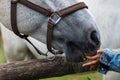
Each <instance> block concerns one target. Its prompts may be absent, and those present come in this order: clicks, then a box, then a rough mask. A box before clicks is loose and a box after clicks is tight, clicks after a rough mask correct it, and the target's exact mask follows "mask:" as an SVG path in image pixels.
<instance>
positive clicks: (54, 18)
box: [49, 12, 61, 24]
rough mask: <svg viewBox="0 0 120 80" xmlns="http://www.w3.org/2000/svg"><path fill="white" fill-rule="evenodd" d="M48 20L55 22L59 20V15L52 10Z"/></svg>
mask: <svg viewBox="0 0 120 80" xmlns="http://www.w3.org/2000/svg"><path fill="white" fill-rule="evenodd" d="M49 20H50V21H52V22H53V23H54V24H57V23H58V22H59V21H60V20H61V17H60V16H59V14H57V13H56V12H53V13H52V14H51V16H50V17H49Z"/></svg>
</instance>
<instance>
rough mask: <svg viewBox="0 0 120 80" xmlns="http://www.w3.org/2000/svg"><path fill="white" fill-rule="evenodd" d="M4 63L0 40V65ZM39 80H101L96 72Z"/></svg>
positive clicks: (0, 41)
mask: <svg viewBox="0 0 120 80" xmlns="http://www.w3.org/2000/svg"><path fill="white" fill-rule="evenodd" d="M3 63H6V59H5V55H4V49H3V43H2V40H1V38H0V64H3ZM41 80H102V75H101V74H100V73H98V72H85V73H80V74H73V75H66V76H62V77H53V78H48V79H41Z"/></svg>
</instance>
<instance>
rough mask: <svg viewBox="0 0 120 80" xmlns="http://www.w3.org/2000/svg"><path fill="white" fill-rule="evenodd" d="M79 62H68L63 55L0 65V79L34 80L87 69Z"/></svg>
mask: <svg viewBox="0 0 120 80" xmlns="http://www.w3.org/2000/svg"><path fill="white" fill-rule="evenodd" d="M87 70H88V68H82V67H81V63H68V62H66V61H65V60H64V57H56V59H55V60H52V61H49V60H46V59H41V60H39V59H36V60H30V61H22V62H15V63H8V64H3V65H0V80H34V79H42V78H49V77H58V76H63V75H67V74H74V73H80V72H83V71H87Z"/></svg>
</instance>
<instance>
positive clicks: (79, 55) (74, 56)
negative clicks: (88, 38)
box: [65, 50, 85, 63]
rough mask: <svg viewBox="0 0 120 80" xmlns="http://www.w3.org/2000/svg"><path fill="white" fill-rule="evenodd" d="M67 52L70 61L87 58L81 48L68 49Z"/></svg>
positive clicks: (80, 60) (77, 61) (76, 61)
mask: <svg viewBox="0 0 120 80" xmlns="http://www.w3.org/2000/svg"><path fill="white" fill-rule="evenodd" d="M65 54H66V60H67V61H68V62H75V63H79V62H83V61H84V59H85V56H84V53H83V52H82V51H80V50H74V51H67V52H66V53H65Z"/></svg>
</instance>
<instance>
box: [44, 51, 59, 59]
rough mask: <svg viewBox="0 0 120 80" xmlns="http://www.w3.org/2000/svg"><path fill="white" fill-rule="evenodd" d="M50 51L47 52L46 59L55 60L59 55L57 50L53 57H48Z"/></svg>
mask: <svg viewBox="0 0 120 80" xmlns="http://www.w3.org/2000/svg"><path fill="white" fill-rule="evenodd" d="M48 53H49V51H47V52H46V54H47V56H46V59H47V60H49V61H52V60H54V59H55V58H56V55H57V54H56V52H55V54H54V56H53V57H48Z"/></svg>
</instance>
